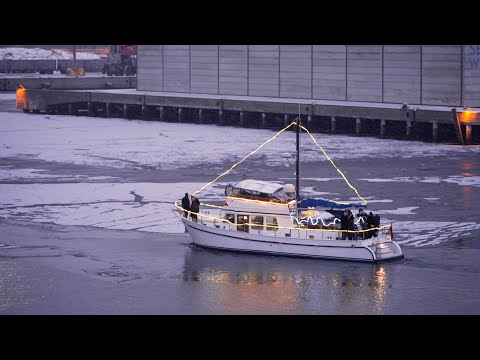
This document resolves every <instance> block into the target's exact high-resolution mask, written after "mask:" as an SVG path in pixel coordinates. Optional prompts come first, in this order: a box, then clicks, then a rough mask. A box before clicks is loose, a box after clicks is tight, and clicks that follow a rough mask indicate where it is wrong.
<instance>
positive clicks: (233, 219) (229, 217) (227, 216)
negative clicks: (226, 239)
mask: <svg viewBox="0 0 480 360" xmlns="http://www.w3.org/2000/svg"><path fill="white" fill-rule="evenodd" d="M224 219H225V220H227V221H230V222H231V223H232V224H235V215H233V214H225V217H224Z"/></svg>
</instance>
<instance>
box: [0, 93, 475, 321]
mask: <svg viewBox="0 0 480 360" xmlns="http://www.w3.org/2000/svg"><path fill="white" fill-rule="evenodd" d="M13 105H14V104H13ZM11 106H12V101H11V99H9V98H8V96H5V97H4V98H0V119H1V121H0V154H1V158H0V313H1V314H479V313H480V282H479V281H478V279H479V278H480V277H479V273H480V220H479V214H480V211H479V210H480V206H479V205H478V204H479V202H480V161H479V160H480V159H479V157H480V147H478V146H471V147H460V146H456V145H447V144H429V143H421V142H406V141H397V140H388V139H375V138H366V137H348V136H336V135H324V134H314V136H315V138H316V139H317V141H318V142H319V143H320V144H321V145H322V146H324V147H325V150H326V151H327V153H328V154H329V155H330V156H331V157H332V159H333V160H334V161H335V162H336V164H337V165H338V166H339V168H340V169H342V171H344V173H345V175H346V176H347V178H348V179H349V180H350V182H351V183H352V185H354V186H355V187H356V188H357V189H358V191H359V193H360V194H361V195H362V196H363V197H364V198H366V199H368V201H369V203H368V210H369V211H373V212H374V213H378V214H380V216H381V218H382V223H383V224H389V223H392V224H393V229H394V235H395V238H396V240H397V241H398V242H399V243H400V244H401V246H402V249H403V250H404V253H405V259H403V260H399V261H394V262H388V263H383V264H365V263H354V262H342V261H326V260H325V261H324V260H308V259H296V258H284V257H273V256H261V255H246V254H232V253H225V252H219V251H211V250H205V249H200V248H198V247H195V246H192V245H191V240H190V238H189V236H188V234H185V233H184V232H183V227H182V225H181V224H180V222H179V221H178V219H177V218H176V217H175V215H174V213H173V212H172V211H171V208H172V207H171V204H172V202H173V201H174V200H176V199H179V198H180V197H182V196H183V194H184V193H185V192H189V193H192V192H193V191H195V190H197V189H199V188H200V187H201V186H202V185H203V184H205V183H206V182H208V181H210V180H212V179H213V178H214V177H215V176H216V175H218V174H219V173H221V172H222V171H223V170H225V169H227V168H228V167H230V165H232V164H233V163H235V162H236V161H238V160H240V159H241V158H242V157H243V156H244V155H246V154H247V153H248V152H249V151H251V150H253V149H254V148H255V146H256V145H258V144H260V143H262V142H263V141H265V140H267V139H268V138H269V137H271V136H272V135H273V134H274V132H273V131H270V130H260V129H242V128H234V127H218V126H208V125H195V124H172V123H160V122H147V121H144V122H142V121H136V120H133V121H132V120H130V121H129V120H123V119H100V118H86V117H70V116H45V115H28V114H23V113H19V112H17V111H15V110H14V109H13V108H12V107H11ZM284 135H285V136H284ZM293 139H294V134H293V133H286V134H282V137H279V138H278V139H277V140H278V141H277V140H276V141H275V142H273V143H272V144H271V145H269V146H268V147H266V148H265V151H263V150H262V152H259V153H258V154H256V155H255V156H252V158H251V159H249V160H248V161H247V162H245V163H244V164H242V165H241V166H239V167H238V168H237V169H236V170H235V172H234V173H232V175H228V176H226V177H224V178H222V179H220V180H219V182H218V183H217V184H215V185H213V186H211V187H209V188H208V189H206V191H204V192H202V193H200V194H199V196H200V199H201V201H205V202H208V201H219V200H221V199H222V196H223V188H224V186H225V184H226V183H228V182H230V181H237V180H240V179H243V178H257V179H261V180H277V181H281V182H294V173H293V163H292V161H291V160H292V159H291V157H290V154H291V152H293V151H294V142H293V141H292V140H293ZM302 139H303V138H302ZM302 160H303V162H302V166H301V173H302V176H303V179H302V181H301V188H302V192H303V194H305V195H318V196H322V197H326V198H329V199H341V200H352V201H356V200H357V199H356V198H355V197H354V194H353V193H352V191H351V190H350V189H349V188H348V187H347V186H346V185H345V183H344V181H343V180H342V179H341V178H340V176H339V174H338V173H337V172H336V171H335V170H334V169H333V168H332V166H331V165H330V164H329V163H328V162H327V161H325V160H324V159H323V156H322V155H321V153H319V151H318V149H316V148H315V147H314V145H313V144H311V143H309V142H308V141H307V138H305V139H304V141H303V142H302Z"/></svg>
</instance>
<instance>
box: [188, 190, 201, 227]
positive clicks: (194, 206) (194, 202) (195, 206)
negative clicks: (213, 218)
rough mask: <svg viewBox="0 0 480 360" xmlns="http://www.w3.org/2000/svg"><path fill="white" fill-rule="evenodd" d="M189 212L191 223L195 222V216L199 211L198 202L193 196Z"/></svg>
mask: <svg viewBox="0 0 480 360" xmlns="http://www.w3.org/2000/svg"><path fill="white" fill-rule="evenodd" d="M190 211H191V212H192V213H191V214H190V217H191V218H192V221H195V222H197V214H198V212H199V211H200V200H198V198H196V197H195V196H192V205H191V206H190Z"/></svg>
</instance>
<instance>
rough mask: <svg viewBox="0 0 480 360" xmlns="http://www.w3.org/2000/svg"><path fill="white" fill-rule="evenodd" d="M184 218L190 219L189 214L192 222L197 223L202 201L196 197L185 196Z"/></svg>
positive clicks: (183, 200) (183, 204) (186, 194)
mask: <svg viewBox="0 0 480 360" xmlns="http://www.w3.org/2000/svg"><path fill="white" fill-rule="evenodd" d="M182 208H183V216H184V217H185V218H187V219H188V214H190V218H191V219H192V221H194V222H197V213H198V212H199V211H200V200H198V198H197V197H195V196H193V195H192V196H188V193H185V196H184V197H183V198H182Z"/></svg>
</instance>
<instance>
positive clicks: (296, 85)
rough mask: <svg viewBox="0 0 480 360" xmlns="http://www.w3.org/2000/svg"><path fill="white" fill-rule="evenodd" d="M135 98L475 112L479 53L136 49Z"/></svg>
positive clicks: (357, 48) (377, 48)
mask: <svg viewBox="0 0 480 360" xmlns="http://www.w3.org/2000/svg"><path fill="white" fill-rule="evenodd" d="M137 84H138V85H137V86H138V90H149V91H168V92H183V93H201V94H224V95H244V96H267V97H278V98H301V99H318V100H339V101H367V102H380V103H381V102H385V103H403V102H405V101H406V102H408V104H423V105H445V106H476V107H478V106H480V45H139V46H138V77H137Z"/></svg>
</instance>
